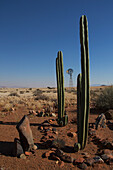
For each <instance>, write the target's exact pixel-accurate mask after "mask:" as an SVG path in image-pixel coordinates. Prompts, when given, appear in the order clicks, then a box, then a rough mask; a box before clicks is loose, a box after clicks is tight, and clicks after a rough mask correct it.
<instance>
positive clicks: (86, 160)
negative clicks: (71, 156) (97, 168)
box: [85, 158, 95, 166]
mask: <svg viewBox="0 0 113 170" xmlns="http://www.w3.org/2000/svg"><path fill="white" fill-rule="evenodd" d="M94 162H95V160H94V159H93V158H86V159H85V163H86V164H87V165H88V166H92V165H93V164H94Z"/></svg>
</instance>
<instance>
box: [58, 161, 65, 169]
mask: <svg viewBox="0 0 113 170" xmlns="http://www.w3.org/2000/svg"><path fill="white" fill-rule="evenodd" d="M58 165H59V167H60V168H62V167H63V166H64V162H63V161H61V160H59V161H58Z"/></svg>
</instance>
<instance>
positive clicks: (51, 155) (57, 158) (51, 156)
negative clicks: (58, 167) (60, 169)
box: [50, 152, 60, 161]
mask: <svg viewBox="0 0 113 170" xmlns="http://www.w3.org/2000/svg"><path fill="white" fill-rule="evenodd" d="M50 159H52V160H58V161H59V160H60V158H59V157H58V156H56V155H55V154H54V152H53V153H51V154H50Z"/></svg>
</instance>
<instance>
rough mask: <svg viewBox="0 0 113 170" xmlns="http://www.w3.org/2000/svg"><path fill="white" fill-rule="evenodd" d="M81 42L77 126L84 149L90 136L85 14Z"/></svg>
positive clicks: (81, 23)
mask: <svg viewBox="0 0 113 170" xmlns="http://www.w3.org/2000/svg"><path fill="white" fill-rule="evenodd" d="M80 43H81V74H79V75H78V78H77V128H78V143H80V148H81V149H84V147H85V145H86V142H87V136H88V118H89V95H90V94H89V47H88V24H87V18H86V16H84V15H83V16H82V17H81V18H80ZM75 146H76V145H75ZM75 150H76V148H75Z"/></svg>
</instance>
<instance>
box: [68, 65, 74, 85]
mask: <svg viewBox="0 0 113 170" xmlns="http://www.w3.org/2000/svg"><path fill="white" fill-rule="evenodd" d="M66 73H68V74H69V75H70V79H69V87H73V79H72V73H73V69H72V68H69V69H68V70H67V71H66Z"/></svg>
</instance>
